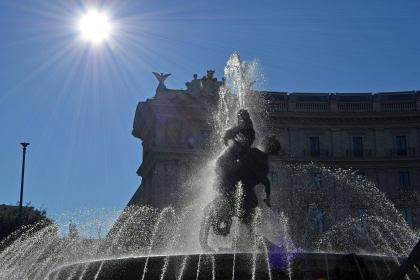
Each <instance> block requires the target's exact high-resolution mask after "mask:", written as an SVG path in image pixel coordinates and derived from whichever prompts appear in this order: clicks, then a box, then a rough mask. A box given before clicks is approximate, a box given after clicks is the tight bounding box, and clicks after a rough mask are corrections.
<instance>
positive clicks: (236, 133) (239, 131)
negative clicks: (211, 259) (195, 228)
mask: <svg viewBox="0 0 420 280" xmlns="http://www.w3.org/2000/svg"><path fill="white" fill-rule="evenodd" d="M237 119H238V122H237V125H236V126H234V127H232V128H230V129H229V130H227V131H226V132H225V135H224V137H223V142H224V144H225V145H226V146H227V148H226V150H225V152H224V153H223V154H222V155H221V156H220V157H219V158H218V159H217V162H216V180H215V189H216V192H217V195H216V198H215V199H214V200H213V201H211V202H210V203H209V204H208V205H207V206H206V207H205V208H204V216H203V220H202V223H201V228H200V236H199V238H200V244H201V246H202V248H203V249H204V250H206V251H212V250H213V249H212V248H211V247H210V246H209V245H208V237H209V232H210V229H212V230H213V232H214V234H216V235H221V236H226V235H228V234H229V233H230V231H231V226H232V221H233V217H235V216H236V217H237V218H238V219H239V220H240V221H241V222H242V224H243V225H246V227H247V228H248V231H249V232H250V233H252V220H253V217H254V212H255V209H256V207H257V206H258V198H257V195H256V194H255V191H254V188H255V186H257V185H258V184H263V185H264V186H265V194H266V198H265V199H264V202H265V204H266V205H267V206H268V207H270V206H271V204H270V191H271V186H270V181H269V180H268V178H267V175H268V169H269V165H268V156H269V155H274V154H277V153H278V152H279V150H280V143H279V141H278V140H277V139H276V138H275V137H274V136H270V137H267V138H265V139H264V141H263V143H262V146H263V148H262V149H263V150H260V149H257V148H255V147H252V144H253V143H254V140H255V130H254V126H253V124H252V120H251V118H250V116H249V113H248V111H247V110H245V109H241V110H239V111H238V113H237Z"/></svg>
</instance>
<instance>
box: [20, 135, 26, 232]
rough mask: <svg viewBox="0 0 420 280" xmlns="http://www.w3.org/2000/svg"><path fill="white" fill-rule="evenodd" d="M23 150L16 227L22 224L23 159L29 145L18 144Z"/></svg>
mask: <svg viewBox="0 0 420 280" xmlns="http://www.w3.org/2000/svg"><path fill="white" fill-rule="evenodd" d="M20 144H21V145H22V149H23V157H22V173H21V177H20V199H19V214H18V225H19V226H20V225H21V223H22V204H23V184H24V182H25V157H26V147H28V146H29V143H26V142H22V143H20Z"/></svg>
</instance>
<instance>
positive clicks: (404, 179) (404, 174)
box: [400, 171, 410, 189]
mask: <svg viewBox="0 0 420 280" xmlns="http://www.w3.org/2000/svg"><path fill="white" fill-rule="evenodd" d="M400 186H401V188H403V189H408V188H410V172H408V171H401V172H400Z"/></svg>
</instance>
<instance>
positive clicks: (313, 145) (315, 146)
mask: <svg viewBox="0 0 420 280" xmlns="http://www.w3.org/2000/svg"><path fill="white" fill-rule="evenodd" d="M309 145H310V149H311V156H319V155H320V152H321V151H320V149H319V137H309Z"/></svg>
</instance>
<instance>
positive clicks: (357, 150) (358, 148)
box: [353, 137, 363, 157]
mask: <svg viewBox="0 0 420 280" xmlns="http://www.w3.org/2000/svg"><path fill="white" fill-rule="evenodd" d="M353 156H355V157H362V156H363V138H362V137H353Z"/></svg>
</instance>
